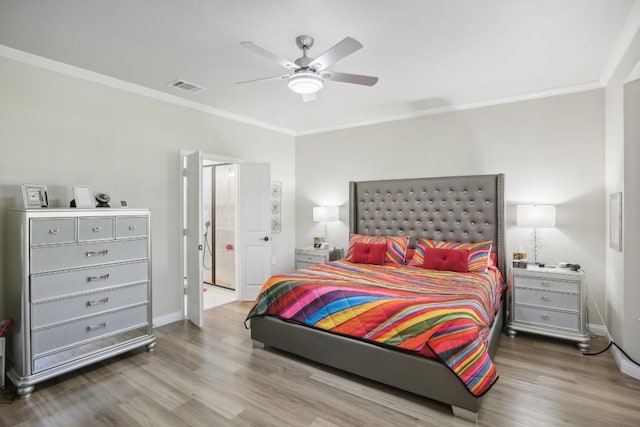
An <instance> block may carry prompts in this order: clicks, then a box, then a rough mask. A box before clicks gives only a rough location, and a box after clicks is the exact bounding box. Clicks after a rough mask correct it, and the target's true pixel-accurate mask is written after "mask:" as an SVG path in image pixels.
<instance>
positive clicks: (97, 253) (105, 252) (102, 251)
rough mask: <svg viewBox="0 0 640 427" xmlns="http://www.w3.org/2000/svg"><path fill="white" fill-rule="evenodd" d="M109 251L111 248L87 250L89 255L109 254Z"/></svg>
mask: <svg viewBox="0 0 640 427" xmlns="http://www.w3.org/2000/svg"><path fill="white" fill-rule="evenodd" d="M108 253H109V249H103V250H101V251H89V252H87V256H96V255H107V254H108Z"/></svg>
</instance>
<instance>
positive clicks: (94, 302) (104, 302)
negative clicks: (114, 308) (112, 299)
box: [87, 297, 109, 326]
mask: <svg viewBox="0 0 640 427" xmlns="http://www.w3.org/2000/svg"><path fill="white" fill-rule="evenodd" d="M108 302H109V297H106V298H102V299H99V300H96V301H87V307H91V306H94V305H98V304H106V303H108ZM105 326H106V325H105Z"/></svg>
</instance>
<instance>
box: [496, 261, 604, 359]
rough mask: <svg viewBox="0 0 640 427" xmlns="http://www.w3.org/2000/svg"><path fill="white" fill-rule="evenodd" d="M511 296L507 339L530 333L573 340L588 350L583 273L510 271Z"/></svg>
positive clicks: (553, 269)
mask: <svg viewBox="0 0 640 427" xmlns="http://www.w3.org/2000/svg"><path fill="white" fill-rule="evenodd" d="M510 297H511V303H510V308H511V313H510V316H509V322H508V324H507V334H508V335H509V336H515V335H516V333H517V331H522V332H531V333H536V334H540V335H546V336H551V337H555V338H562V339H567V340H572V341H576V342H577V343H578V347H580V349H581V350H583V351H584V350H587V349H588V348H589V345H590V342H591V340H590V338H589V334H588V333H587V319H586V309H585V307H586V305H585V302H586V300H585V292H584V272H583V271H572V270H569V269H565V268H548V267H532V266H530V267H529V268H526V269H524V268H512V269H511V289H510Z"/></svg>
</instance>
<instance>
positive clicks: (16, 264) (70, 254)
mask: <svg viewBox="0 0 640 427" xmlns="http://www.w3.org/2000/svg"><path fill="white" fill-rule="evenodd" d="M92 200H93V199H92ZM150 218H151V217H150V212H149V210H148V209H109V210H95V209H50V210H10V211H8V213H7V224H6V230H7V235H6V244H7V245H6V248H5V256H6V258H5V266H6V270H5V285H6V291H5V295H6V301H7V315H8V316H9V317H10V319H12V320H13V322H14V326H13V327H12V328H10V331H9V334H8V340H7V341H8V342H7V345H8V349H7V361H8V377H9V379H10V380H11V381H12V382H13V383H14V384H15V385H16V387H17V394H18V396H20V397H23V398H24V397H28V396H30V395H31V393H32V391H33V389H34V385H35V384H37V383H40V382H42V381H45V380H47V379H49V378H52V377H55V376H58V375H60V374H63V373H66V372H69V371H72V370H74V369H77V368H79V367H82V366H86V365H89V364H91V363H94V362H97V361H100V360H103V359H106V358H108V357H111V356H114V355H117V354H120V353H124V352H126V351H129V350H132V349H135V348H138V347H141V346H146V347H147V350H148V351H153V349H154V348H155V345H156V344H155V343H156V339H155V337H154V336H153V326H152V317H151V257H150V250H151V245H150Z"/></svg>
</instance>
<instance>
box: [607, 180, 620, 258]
mask: <svg viewBox="0 0 640 427" xmlns="http://www.w3.org/2000/svg"><path fill="white" fill-rule="evenodd" d="M609 247H610V248H611V249H614V250H616V251H618V252H622V193H620V192H618V193H613V194H610V195H609Z"/></svg>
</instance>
